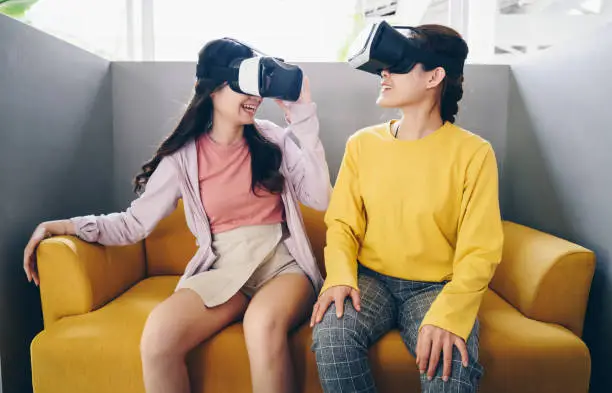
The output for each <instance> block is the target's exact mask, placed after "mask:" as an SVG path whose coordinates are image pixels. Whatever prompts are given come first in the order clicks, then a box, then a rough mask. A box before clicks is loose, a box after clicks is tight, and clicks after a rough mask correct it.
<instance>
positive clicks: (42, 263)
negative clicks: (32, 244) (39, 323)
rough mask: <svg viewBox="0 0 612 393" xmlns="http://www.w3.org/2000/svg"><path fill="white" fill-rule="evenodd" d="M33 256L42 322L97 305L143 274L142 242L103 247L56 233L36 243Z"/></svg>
mask: <svg viewBox="0 0 612 393" xmlns="http://www.w3.org/2000/svg"><path fill="white" fill-rule="evenodd" d="M37 260H38V272H39V276H40V297H41V302H42V310H43V318H44V323H45V326H48V325H49V324H51V323H53V322H55V321H57V320H58V319H60V318H62V317H65V316H69V315H79V314H84V313H87V312H90V311H93V310H95V309H97V308H100V307H101V306H103V305H104V304H106V303H107V302H109V301H110V300H112V299H114V298H115V297H117V296H118V295H120V294H121V293H123V292H124V291H125V290H127V289H128V288H129V287H131V286H132V285H134V284H135V283H137V282H138V281H140V280H142V279H143V278H144V276H145V253H144V246H143V243H142V242H140V243H137V244H135V245H131V246H125V247H104V246H102V245H99V244H91V243H87V242H84V241H82V240H80V239H78V238H76V237H73V236H58V237H54V238H50V239H47V240H45V241H43V242H42V243H41V244H40V245H39V247H38V251H37Z"/></svg>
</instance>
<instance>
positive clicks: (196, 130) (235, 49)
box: [134, 38, 285, 195]
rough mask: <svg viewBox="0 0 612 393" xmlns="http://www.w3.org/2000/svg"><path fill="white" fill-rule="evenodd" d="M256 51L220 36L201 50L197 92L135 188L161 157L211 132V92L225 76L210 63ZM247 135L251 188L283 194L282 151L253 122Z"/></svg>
mask: <svg viewBox="0 0 612 393" xmlns="http://www.w3.org/2000/svg"><path fill="white" fill-rule="evenodd" d="M253 56H254V53H253V51H252V50H251V49H250V48H249V47H247V46H245V45H242V44H240V43H238V42H236V41H233V40H231V39H226V38H223V39H218V40H213V41H210V42H209V43H207V44H206V45H205V46H204V47H203V48H202V49H201V50H200V52H199V56H198V65H197V75H198V76H200V75H204V76H201V77H199V78H198V79H197V82H196V87H195V95H194V96H193V98H192V99H191V101H190V102H189V105H188V106H187V110H186V111H185V114H184V115H183V117H182V118H181V120H180V122H179V123H178V125H177V127H176V129H175V130H174V131H173V132H172V133H171V134H170V135H169V136H168V137H167V138H166V139H165V140H164V141H163V142H162V143H161V145H160V146H159V148H158V149H157V151H156V152H155V154H154V155H153V157H152V158H151V159H150V160H149V161H147V162H146V163H144V165H143V166H142V171H141V172H140V173H139V174H138V175H136V177H135V178H134V192H135V193H136V194H139V195H140V194H142V193H143V192H144V189H145V187H146V184H147V182H148V180H149V178H150V177H151V175H152V174H153V172H155V169H156V168H157V166H158V165H159V163H160V162H161V160H162V159H163V158H164V157H166V156H169V155H171V154H173V153H175V152H176V151H177V150H179V149H181V148H182V147H183V146H184V145H185V144H186V143H187V142H189V141H191V140H193V139H195V138H197V137H199V136H200V135H202V134H204V133H207V132H210V129H211V127H212V124H213V123H212V122H213V102H212V98H211V93H213V92H214V91H216V90H218V89H220V88H223V87H224V86H225V84H226V83H225V82H226V81H224V80H219V79H212V78H210V77H208V76H207V72H206V69H207V67H210V66H211V65H213V66H222V67H223V66H228V65H229V64H230V63H231V62H232V61H234V60H236V59H239V58H249V57H253ZM244 138H245V140H246V143H247V146H248V148H249V152H250V155H251V172H252V174H251V190H252V191H253V193H255V194H257V192H256V191H257V189H258V188H261V189H264V190H267V191H268V192H271V193H274V194H279V193H281V192H282V191H283V185H284V180H285V179H284V177H283V175H282V174H281V173H280V165H281V161H282V151H281V149H280V147H279V146H277V145H276V144H275V143H273V142H271V141H269V140H267V139H266V138H265V137H264V136H263V135H262V134H261V133H260V132H259V131H258V130H257V128H256V127H255V126H254V125H253V124H247V125H245V126H244Z"/></svg>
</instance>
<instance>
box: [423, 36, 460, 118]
mask: <svg viewBox="0 0 612 393" xmlns="http://www.w3.org/2000/svg"><path fill="white" fill-rule="evenodd" d="M418 31H419V33H420V34H421V35H422V36H423V37H422V38H424V43H423V45H424V47H425V49H428V50H430V51H432V52H435V53H438V54H440V55H444V56H447V57H450V58H454V59H458V60H461V61H465V59H466V57H467V55H468V46H467V44H466V42H465V41H464V40H463V38H462V37H461V35H459V33H457V32H456V31H455V30H453V29H451V28H450V27H446V26H442V25H434V24H430V25H421V26H419V27H418ZM435 68H436V66H435V65H431V64H426V63H424V64H423V69H424V70H425V71H431V70H433V69H435ZM446 71H447V73H446V77H445V78H444V81H442V94H441V103H440V115H441V117H442V121H445V122H446V121H448V122H450V123H454V122H455V117H456V115H457V112H459V101H461V98H463V72H462V71H461V72H460V73H457V72H455V73H452V72H449V70H446Z"/></svg>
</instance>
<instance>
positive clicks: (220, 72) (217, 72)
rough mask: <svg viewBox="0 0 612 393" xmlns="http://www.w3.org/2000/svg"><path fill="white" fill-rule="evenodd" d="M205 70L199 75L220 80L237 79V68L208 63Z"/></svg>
mask: <svg viewBox="0 0 612 393" xmlns="http://www.w3.org/2000/svg"><path fill="white" fill-rule="evenodd" d="M206 71H207V72H206V75H202V76H200V77H208V78H211V79H216V80H220V81H237V80H238V71H239V70H238V68H233V67H223V66H217V65H209V66H207V67H206Z"/></svg>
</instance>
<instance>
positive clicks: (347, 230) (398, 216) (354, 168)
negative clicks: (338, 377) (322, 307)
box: [322, 122, 503, 340]
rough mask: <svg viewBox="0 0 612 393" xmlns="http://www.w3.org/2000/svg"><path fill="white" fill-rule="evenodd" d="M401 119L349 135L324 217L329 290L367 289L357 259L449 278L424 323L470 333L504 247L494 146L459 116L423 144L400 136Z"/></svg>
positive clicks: (414, 275)
mask: <svg viewBox="0 0 612 393" xmlns="http://www.w3.org/2000/svg"><path fill="white" fill-rule="evenodd" d="M392 124H393V122H389V123H385V124H382V125H377V126H373V127H369V128H366V129H363V130H361V131H359V132H357V133H356V134H354V135H353V136H351V137H350V138H349V141H348V143H347V146H346V152H345V155H344V158H343V161H342V165H341V167H340V172H339V174H338V179H337V181H336V185H335V187H334V192H333V194H332V198H331V202H330V205H329V208H328V210H327V213H326V216H325V222H326V224H327V227H328V230H327V246H326V248H325V266H326V270H327V279H326V281H325V285H324V286H323V289H322V291H325V290H326V289H328V288H330V287H333V286H337V285H348V286H351V287H353V288H355V289H359V288H358V287H357V264H358V262H357V261H359V263H361V264H362V265H364V266H366V267H368V268H370V269H372V270H374V271H376V272H379V273H381V274H385V275H388V276H392V277H397V278H402V279H406V280H414V281H427V282H442V281H447V280H448V281H449V282H448V283H447V284H446V285H445V286H444V289H443V290H442V292H441V293H440V295H439V296H438V297H437V299H436V300H435V301H434V303H433V304H432V306H431V308H430V310H429V312H428V313H427V314H426V316H425V319H424V320H423V322H422V324H421V326H423V325H428V324H429V325H434V326H437V327H440V328H443V329H445V330H448V331H450V332H452V333H454V334H456V335H458V336H460V337H462V338H463V339H464V340H466V339H467V337H468V336H469V334H470V332H471V330H472V327H473V325H474V322H475V320H476V316H477V313H478V309H479V307H480V303H481V301H482V297H483V295H484V293H485V291H486V289H487V287H488V284H489V282H490V281H491V278H492V277H493V273H494V272H495V268H496V267H497V265H498V263H499V262H500V259H501V253H502V243H503V231H502V223H501V217H500V211H499V198H498V174H497V163H496V160H495V155H494V152H493V149H492V148H491V145H490V144H489V143H488V142H487V141H485V140H483V139H482V138H480V137H479V136H477V135H475V134H472V133H470V132H468V131H465V130H463V129H461V128H459V127H457V126H455V125H453V124H451V123H446V124H444V125H443V126H442V127H441V128H440V129H438V130H436V131H434V132H433V133H431V134H429V135H427V136H425V137H424V138H421V139H418V140H414V141H402V140H398V139H396V138H394V137H393V136H392V134H391V127H392Z"/></svg>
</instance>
